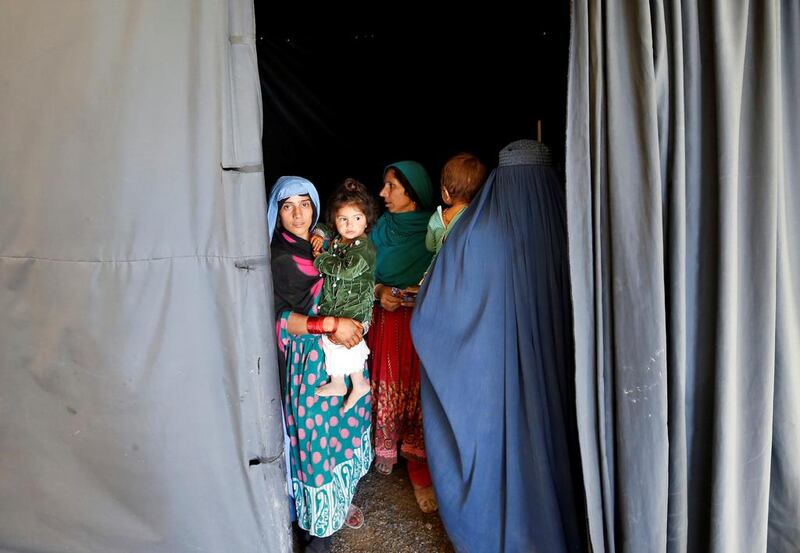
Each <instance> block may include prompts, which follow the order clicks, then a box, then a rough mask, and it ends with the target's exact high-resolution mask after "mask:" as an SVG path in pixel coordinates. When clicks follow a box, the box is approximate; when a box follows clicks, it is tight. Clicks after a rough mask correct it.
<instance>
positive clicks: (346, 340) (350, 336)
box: [328, 318, 364, 349]
mask: <svg viewBox="0 0 800 553" xmlns="http://www.w3.org/2000/svg"><path fill="white" fill-rule="evenodd" d="M328 338H329V339H330V341H331V342H333V343H334V344H339V345H342V346H344V347H346V348H347V349H350V348H352V347H353V346H355V345H357V344H358V343H359V342H360V341H361V340H363V339H364V327H363V326H362V325H361V323H359V322H358V321H354V320H353V319H345V318H340V319H339V326H338V327H337V329H336V332H335V333H333V334H329V335H328Z"/></svg>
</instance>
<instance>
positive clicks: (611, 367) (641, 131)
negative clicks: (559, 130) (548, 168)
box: [566, 0, 800, 553]
mask: <svg viewBox="0 0 800 553" xmlns="http://www.w3.org/2000/svg"><path fill="white" fill-rule="evenodd" d="M571 17H572V37H571V47H570V68H569V98H568V130H567V163H566V165H567V194H568V225H569V233H570V237H569V246H570V265H571V272H572V283H573V299H574V312H575V317H574V319H575V346H576V365H577V369H576V371H577V374H576V388H577V409H578V423H579V437H580V443H581V454H582V462H583V471H584V478H585V485H586V496H587V505H588V512H589V529H590V536H591V542H592V547H593V550H594V551H595V552H597V553H601V552H636V553H643V552H651V551H652V552H664V551H668V552H686V551H690V552H700V551H702V552H706V551H713V552H720V553H722V552H724V553H735V552H742V553H754V552H760V551H770V552H774V553H780V552H790V551H791V552H797V551H800V463H798V459H800V218H799V217H798V213H800V155H798V154H800V136H798V134H800V109H799V108H798V107H797V106H798V104H797V98H800V90H798V88H800V4H798V3H797V2H792V1H785V2H780V1H778V0H763V1H752V2H750V1H746V0H735V1H729V0H719V1H711V0H706V1H699V0H694V1H692V0H688V1H680V0H672V1H667V0H664V1H653V2H644V3H643V2H627V1H623V0H608V1H605V2H599V1H593V0H575V1H574V2H573V9H572V15H571Z"/></svg>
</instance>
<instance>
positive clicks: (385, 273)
mask: <svg viewBox="0 0 800 553" xmlns="http://www.w3.org/2000/svg"><path fill="white" fill-rule="evenodd" d="M390 168H393V169H395V170H396V171H399V172H401V173H402V174H403V176H405V177H406V179H407V180H408V183H409V184H410V185H411V188H413V189H414V192H415V193H416V194H417V197H418V198H419V200H420V202H421V203H422V205H421V206H420V209H419V210H417V211H407V212H405V213H389V212H386V213H384V214H383V215H381V218H380V219H378V222H377V223H375V227H374V228H373V229H372V232H371V233H370V238H371V239H372V241H373V243H374V244H375V248H377V250H378V258H377V266H376V268H375V281H376V282H379V283H381V284H387V285H390V286H397V287H399V288H405V287H406V286H411V285H413V284H419V281H420V279H421V278H422V275H423V274H424V273H425V270H426V269H427V268H428V265H429V264H430V262H431V255H432V254H431V252H429V251H428V249H427V248H426V247H425V234H426V233H427V230H428V220H429V219H430V218H431V215H432V213H431V211H430V209H431V207H432V205H433V202H434V193H433V186H432V185H431V178H430V176H428V172H427V171H426V170H425V168H424V167H423V166H422V165H420V164H419V163H417V162H416V161H400V162H398V163H392V164H391V165H389V166H387V167H386V169H384V175H385V174H386V171H388V170H389V169H390Z"/></svg>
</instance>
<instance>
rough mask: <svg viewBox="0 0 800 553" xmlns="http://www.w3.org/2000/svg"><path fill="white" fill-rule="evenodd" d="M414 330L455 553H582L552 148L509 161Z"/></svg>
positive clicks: (560, 210) (440, 271)
mask: <svg viewBox="0 0 800 553" xmlns="http://www.w3.org/2000/svg"><path fill="white" fill-rule="evenodd" d="M411 333H412V336H413V340H414V345H415V347H416V349H417V352H418V353H419V356H420V358H421V360H422V364H423V367H424V368H423V370H422V405H423V420H424V429H425V447H426V450H427V453H428V462H429V465H430V470H431V474H432V476H433V482H434V486H435V489H436V494H437V497H438V499H439V509H440V512H441V516H442V520H443V521H444V524H445V527H446V528H447V532H448V534H449V536H450V539H451V540H452V542H453V545H454V546H455V548H456V550H457V551H459V552H460V553H493V552H497V553H500V552H542V553H560V552H567V551H568V552H573V551H585V550H586V549H585V542H586V540H585V534H586V523H585V514H584V512H585V509H584V507H583V490H582V484H581V478H580V469H579V467H580V459H579V452H578V446H577V430H576V423H575V405H574V402H575V394H574V384H573V381H574V360H573V344H572V317H571V305H570V284H569V267H568V260H567V235H566V211H565V199H564V190H563V187H562V185H561V183H560V182H559V179H558V176H557V174H556V173H555V171H554V170H553V168H552V167H551V166H550V155H549V151H548V150H547V148H546V147H545V146H543V145H541V144H539V143H537V142H533V141H518V142H515V143H512V144H510V145H509V146H507V147H506V148H505V149H504V150H503V151H502V152H501V153H500V164H499V167H498V168H497V169H496V170H494V171H493V172H492V173H491V175H490V176H489V178H488V180H487V182H486V184H485V185H484V187H483V189H482V190H481V192H480V193H479V194H478V196H477V197H476V199H475V200H474V201H473V203H472V205H471V206H470V207H469V209H468V210H467V212H465V213H464V215H463V217H462V218H461V220H460V222H458V223H457V225H456V227H454V228H453V230H452V231H451V233H450V235H449V237H448V239H447V240H446V242H445V244H444V247H443V248H442V251H441V253H440V254H439V257H438V259H437V260H436V263H435V265H434V268H433V270H432V271H431V273H430V274H429V275H428V277H427V278H426V281H425V283H424V285H423V286H422V289H421V290H420V293H419V296H418V299H417V306H416V309H415V312H414V316H413V319H412V321H411Z"/></svg>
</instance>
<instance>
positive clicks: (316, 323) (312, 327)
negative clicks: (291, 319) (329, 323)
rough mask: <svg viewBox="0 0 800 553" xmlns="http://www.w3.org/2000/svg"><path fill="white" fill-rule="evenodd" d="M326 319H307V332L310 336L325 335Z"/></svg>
mask: <svg viewBox="0 0 800 553" xmlns="http://www.w3.org/2000/svg"><path fill="white" fill-rule="evenodd" d="M324 325H325V317H308V318H306V331H308V333H309V334H325V329H324V328H323V327H324Z"/></svg>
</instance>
